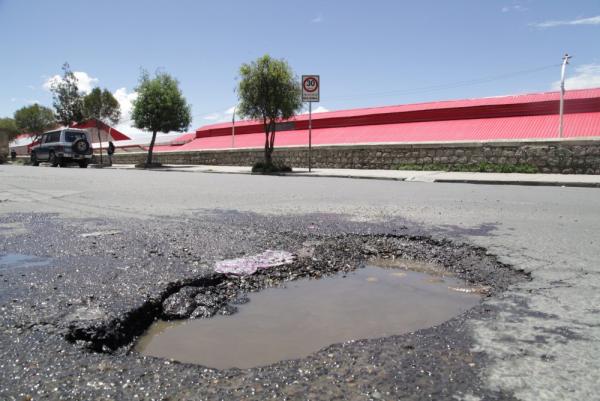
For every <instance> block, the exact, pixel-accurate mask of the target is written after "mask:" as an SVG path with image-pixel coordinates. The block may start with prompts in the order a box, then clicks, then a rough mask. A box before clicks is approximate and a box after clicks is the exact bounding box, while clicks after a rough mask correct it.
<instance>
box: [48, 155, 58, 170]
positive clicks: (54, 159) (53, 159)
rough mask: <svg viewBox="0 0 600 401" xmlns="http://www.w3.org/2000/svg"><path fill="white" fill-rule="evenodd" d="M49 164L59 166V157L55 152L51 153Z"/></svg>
mask: <svg viewBox="0 0 600 401" xmlns="http://www.w3.org/2000/svg"><path fill="white" fill-rule="evenodd" d="M48 163H50V165H51V166H52V167H56V166H58V157H56V154H55V153H54V152H50V154H49V156H48Z"/></svg>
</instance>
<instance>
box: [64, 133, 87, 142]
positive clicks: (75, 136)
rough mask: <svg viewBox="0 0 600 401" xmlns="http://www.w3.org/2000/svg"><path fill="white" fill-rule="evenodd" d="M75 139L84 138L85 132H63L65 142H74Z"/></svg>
mask: <svg viewBox="0 0 600 401" xmlns="http://www.w3.org/2000/svg"><path fill="white" fill-rule="evenodd" d="M77 139H85V134H84V133H83V132H73V131H67V132H65V142H75V141H76V140H77Z"/></svg>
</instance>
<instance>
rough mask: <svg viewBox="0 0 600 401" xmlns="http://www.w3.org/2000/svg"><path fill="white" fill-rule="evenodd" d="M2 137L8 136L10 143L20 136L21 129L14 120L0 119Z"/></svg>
mask: <svg viewBox="0 0 600 401" xmlns="http://www.w3.org/2000/svg"><path fill="white" fill-rule="evenodd" d="M0 135H3V136H6V137H7V138H8V141H9V142H10V141H12V140H13V139H14V138H15V137H16V136H17V135H19V128H18V127H17V124H16V122H15V120H14V119H12V118H10V117H7V118H0Z"/></svg>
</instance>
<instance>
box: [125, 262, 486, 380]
mask: <svg viewBox="0 0 600 401" xmlns="http://www.w3.org/2000/svg"><path fill="white" fill-rule="evenodd" d="M407 264H408V265H410V264H412V263H411V262H409V261H407ZM401 265H402V264H401V263H400V264H399V266H401ZM418 265H419V267H422V268H423V270H429V271H440V272H441V268H440V267H438V266H435V265H431V264H430V265H427V264H425V263H418ZM459 287H460V288H462V287H464V282H461V281H460V280H458V279H457V278H455V277H452V276H450V275H448V274H438V275H435V276H434V275H432V274H428V273H423V272H417V271H412V270H406V269H402V268H401V267H394V268H384V267H380V266H376V265H374V264H369V265H367V266H366V267H364V268H361V269H357V270H355V271H353V272H349V273H345V274H338V275H336V276H334V277H327V278H322V279H320V280H314V279H302V280H297V281H294V282H291V283H287V284H286V285H285V287H275V288H270V289H266V290H263V291H261V292H258V293H253V294H249V302H248V303H246V304H244V305H240V306H239V311H238V312H237V313H235V314H234V315H233V316H216V317H213V318H212V319H192V320H180V321H164V320H159V321H157V322H155V323H154V324H153V325H152V326H151V327H150V329H149V330H148V331H147V333H146V334H145V335H144V336H142V337H141V339H140V340H139V342H138V343H137V345H136V350H137V351H138V352H140V353H142V354H144V355H151V356H155V357H161V358H167V359H174V360H177V361H180V362H188V363H196V364H201V365H204V366H208V367H212V368H217V369H229V368H251V367H257V366H264V365H268V364H271V363H275V362H278V361H281V360H288V359H296V358H302V357H306V356H308V355H310V354H311V353H313V352H316V351H318V350H319V349H321V348H323V347H326V346H328V345H331V344H334V343H340V342H346V341H352V340H359V339H368V338H379V337H387V336H390V335H396V334H404V333H407V332H411V331H415V330H419V329H423V328H426V327H431V326H435V325H437V324H440V323H442V322H444V321H446V320H448V319H450V318H452V317H454V316H456V315H458V314H460V313H462V312H464V311H466V310H467V309H469V308H471V307H473V306H474V305H476V304H477V303H478V302H479V300H480V296H479V295H476V294H472V293H462V292H456V291H452V290H451V289H450V288H459Z"/></svg>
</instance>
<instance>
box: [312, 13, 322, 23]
mask: <svg viewBox="0 0 600 401" xmlns="http://www.w3.org/2000/svg"><path fill="white" fill-rule="evenodd" d="M310 22H311V23H313V24H320V23H321V22H323V14H321V13H319V14H318V15H317V16H316V17H315V18H313V19H311V20H310Z"/></svg>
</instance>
